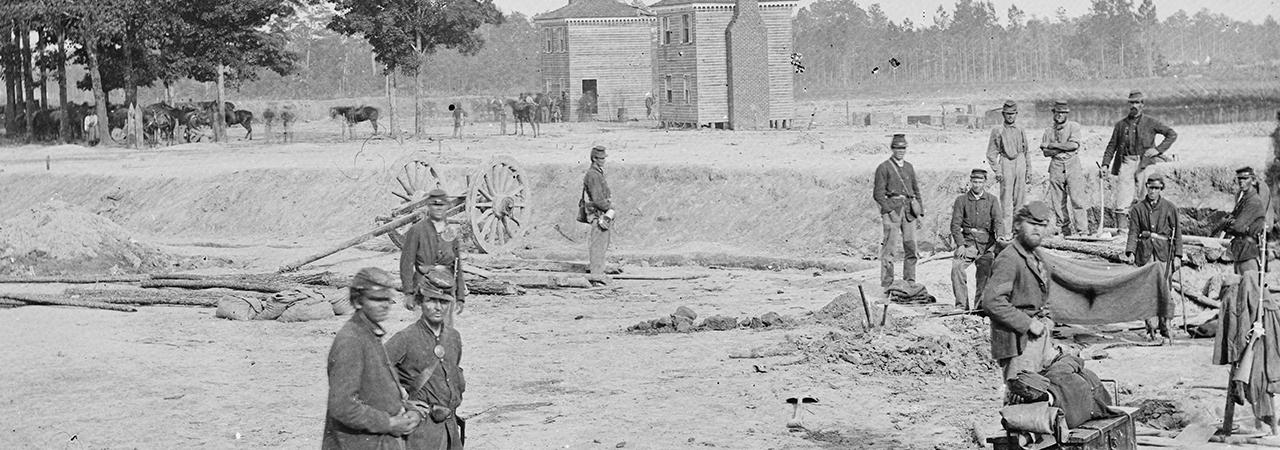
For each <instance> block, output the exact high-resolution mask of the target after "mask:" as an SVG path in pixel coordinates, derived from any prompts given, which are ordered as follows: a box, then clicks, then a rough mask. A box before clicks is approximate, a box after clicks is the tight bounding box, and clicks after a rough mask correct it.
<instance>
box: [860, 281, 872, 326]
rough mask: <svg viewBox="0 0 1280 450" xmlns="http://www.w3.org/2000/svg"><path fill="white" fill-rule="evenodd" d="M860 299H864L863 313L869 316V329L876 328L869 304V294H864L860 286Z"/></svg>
mask: <svg viewBox="0 0 1280 450" xmlns="http://www.w3.org/2000/svg"><path fill="white" fill-rule="evenodd" d="M858 298H860V299H862V312H864V313H866V314H867V329H871V328H872V327H875V326H876V324H875V322H872V321H871V304H870V303H867V294H866V293H864V292H862V285H861V284H859V285H858Z"/></svg>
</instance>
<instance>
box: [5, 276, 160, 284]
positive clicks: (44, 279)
mask: <svg viewBox="0 0 1280 450" xmlns="http://www.w3.org/2000/svg"><path fill="white" fill-rule="evenodd" d="M148 278H151V276H150V275H84V276H70V275H67V276H63V275H57V276H38V277H3V278H0V283H32V284H36V283H66V284H94V283H136V282H139V281H142V280H146V279H148Z"/></svg>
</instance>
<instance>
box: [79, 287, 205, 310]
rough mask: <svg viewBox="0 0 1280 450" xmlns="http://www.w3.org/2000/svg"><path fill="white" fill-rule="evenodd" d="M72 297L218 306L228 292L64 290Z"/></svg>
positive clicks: (141, 302)
mask: <svg viewBox="0 0 1280 450" xmlns="http://www.w3.org/2000/svg"><path fill="white" fill-rule="evenodd" d="M63 294H64V295H67V296H69V297H71V298H76V299H80V300H85V301H94V302H102V303H117V304H130V305H181V306H218V301H219V300H222V299H223V298H226V297H227V296H228V294H219V293H216V292H204V291H189V290H169V289H84V288H73V289H67V290H66V291H64V292H63Z"/></svg>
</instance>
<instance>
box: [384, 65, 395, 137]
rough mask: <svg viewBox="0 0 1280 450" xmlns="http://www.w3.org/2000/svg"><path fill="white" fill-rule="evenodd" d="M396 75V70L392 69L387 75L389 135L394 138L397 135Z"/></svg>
mask: <svg viewBox="0 0 1280 450" xmlns="http://www.w3.org/2000/svg"><path fill="white" fill-rule="evenodd" d="M395 76H396V73H395V72H394V71H392V72H391V73H388V74H387V75H386V76H385V77H386V87H387V135H388V136H391V137H392V138H395V137H396V97H395V89H394V84H395Z"/></svg>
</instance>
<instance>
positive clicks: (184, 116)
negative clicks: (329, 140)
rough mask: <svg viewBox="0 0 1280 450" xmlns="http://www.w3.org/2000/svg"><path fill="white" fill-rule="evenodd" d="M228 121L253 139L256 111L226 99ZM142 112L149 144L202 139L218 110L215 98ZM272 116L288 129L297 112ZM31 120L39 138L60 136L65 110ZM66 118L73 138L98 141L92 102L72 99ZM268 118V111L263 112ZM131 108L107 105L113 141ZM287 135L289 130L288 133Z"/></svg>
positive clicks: (41, 112)
mask: <svg viewBox="0 0 1280 450" xmlns="http://www.w3.org/2000/svg"><path fill="white" fill-rule="evenodd" d="M223 108H224V111H225V117H224V119H225V121H226V122H225V123H226V125H227V126H234V125H239V126H241V127H242V128H244V130H245V138H246V139H250V140H252V139H253V121H254V116H253V113H252V112H250V111H247V110H243V109H236V108H235V104H233V103H231V102H224V105H223ZM139 113H140V114H141V124H142V130H141V131H142V133H141V134H142V136H143V141H144V142H146V143H147V144H148V145H159V144H162V143H163V144H165V145H173V144H175V143H176V142H177V136H178V135H179V131H181V135H182V137H183V140H185V141H186V142H199V141H201V140H203V139H204V138H205V137H206V136H209V135H210V134H211V133H210V131H211V129H212V128H211V127H212V120H211V118H212V117H214V114H217V103H216V102H186V103H177V104H175V105H169V104H168V103H165V102H158V103H153V104H150V105H147V106H145V107H143V108H142V109H141V110H139ZM270 115H271V119H267V123H268V126H270V124H271V122H272V121H274V120H275V119H276V118H277V117H278V118H279V119H280V121H282V122H284V124H285V129H286V130H288V129H289V124H290V123H291V122H292V121H293V119H294V117H296V115H295V114H294V113H293V112H292V111H289V110H286V111H282V112H281V113H279V114H277V113H275V112H274V111H272V112H271V114H270ZM33 117H34V120H33V121H32V126H33V131H34V136H32V138H33V139H34V140H36V141H42V142H49V141H56V140H58V138H59V136H60V134H61V129H62V110H61V108H48V109H41V110H39V111H37V112H36V114H35V115H34V116H33ZM67 118H68V122H69V123H70V124H74V125H73V126H72V127H70V128H69V130H68V131H69V136H68V137H69V139H70V140H71V141H72V142H86V143H88V144H91V145H92V144H96V143H97V128H98V126H99V124H101V123H102V121H101V120H100V119H99V118H98V115H97V112H96V111H95V110H94V107H93V105H91V104H89V103H87V102H86V103H69V104H68V108H67ZM16 119H17V120H18V123H25V119H24V112H23V111H21V110H19V111H17V117H16ZM264 119H266V112H264ZM128 122H129V108H128V107H126V106H123V105H111V106H110V107H108V109H107V120H106V125H107V135H108V136H110V138H111V139H112V140H113V141H117V142H118V141H121V140H123V139H124V135H125V134H126V130H128V129H129V126H128ZM287 136H288V134H287V131H286V137H287Z"/></svg>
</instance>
